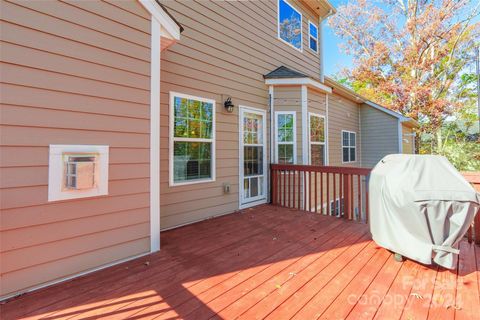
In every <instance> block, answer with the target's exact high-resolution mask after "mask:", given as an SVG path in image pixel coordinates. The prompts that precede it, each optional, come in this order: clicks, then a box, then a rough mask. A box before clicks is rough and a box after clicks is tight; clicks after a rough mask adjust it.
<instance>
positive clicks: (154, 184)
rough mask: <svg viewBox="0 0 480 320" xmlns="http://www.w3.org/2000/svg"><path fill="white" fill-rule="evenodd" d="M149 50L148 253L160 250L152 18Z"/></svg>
mask: <svg viewBox="0 0 480 320" xmlns="http://www.w3.org/2000/svg"><path fill="white" fill-rule="evenodd" d="M151 28H152V30H151V32H152V39H151V49H150V252H155V251H158V250H160V50H161V43H160V41H161V40H160V39H161V35H160V23H159V22H158V20H157V19H155V18H154V17H153V16H152V23H151Z"/></svg>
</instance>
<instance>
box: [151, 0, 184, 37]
mask: <svg viewBox="0 0 480 320" xmlns="http://www.w3.org/2000/svg"><path fill="white" fill-rule="evenodd" d="M155 2H156V3H157V4H158V5H159V6H160V7H161V8H162V9H163V11H165V13H166V14H167V15H168V16H169V17H170V19H172V20H173V22H175V24H176V25H177V26H178V27H179V28H180V33H182V32H183V30H184V29H183V27H182V25H181V24H180V22H178V21H177V19H175V17H174V16H172V14H171V13H170V12H168V10H167V8H165V6H164V5H163V4H161V3H160V1H159V0H155Z"/></svg>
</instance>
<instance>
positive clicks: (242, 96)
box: [0, 0, 415, 298]
mask: <svg viewBox="0 0 480 320" xmlns="http://www.w3.org/2000/svg"><path fill="white" fill-rule="evenodd" d="M0 11H1V13H0V14H1V22H0V23H1V30H2V32H1V38H2V46H1V70H0V72H1V82H2V83H1V103H2V110H1V125H2V127H1V155H0V157H1V158H0V161H1V163H0V166H1V169H0V170H1V180H0V183H1V200H0V201H1V202H0V203H1V209H2V213H1V217H0V219H1V220H0V221H1V226H0V227H1V259H0V260H1V273H2V278H1V281H2V283H1V286H0V287H1V292H0V296H1V297H3V298H7V297H10V296H13V295H16V294H19V293H22V292H25V291H29V290H34V289H37V288H40V287H43V286H46V285H50V284H52V283H55V282H60V281H64V280H66V279H70V278H73V277H77V276H79V275H82V274H85V273H88V272H92V271H94V270H98V269H101V268H105V267H107V266H110V265H113V264H117V263H120V262H123V261H126V260H130V259H134V258H136V257H139V256H142V255H146V254H149V253H151V252H155V251H158V250H159V249H160V237H159V235H160V230H167V229H170V228H175V227H179V226H182V225H185V224H190V223H193V222H196V221H200V220H203V219H207V218H210V217H213V216H219V215H224V214H229V213H232V212H234V211H236V210H238V209H240V208H247V207H250V206H254V205H258V204H262V203H266V202H267V201H268V194H269V192H268V190H269V183H268V181H269V176H268V164H269V163H271V162H281V163H293V164H312V165H333V166H355V167H361V166H373V165H374V164H375V163H376V161H378V160H379V159H380V158H381V157H382V156H383V155H385V154H388V153H391V152H402V151H403V152H407V149H409V148H411V149H409V150H410V151H412V152H413V150H414V149H413V147H412V141H413V136H412V133H410V130H411V128H412V127H414V126H415V123H413V122H412V121H411V120H410V119H406V118H404V117H402V116H400V115H397V114H395V113H393V112H391V111H389V110H387V109H385V108H382V107H381V106H378V105H375V104H373V103H371V102H369V101H366V100H365V99H362V98H360V97H357V96H356V95H355V94H353V93H352V92H350V91H349V90H348V89H345V88H343V87H342V86H340V85H339V84H337V83H335V82H334V81H333V80H331V79H328V78H326V77H325V76H324V74H323V69H324V62H323V55H322V53H323V50H325V48H324V45H323V43H322V36H321V34H322V23H323V21H324V20H325V18H326V17H328V16H329V15H331V14H334V12H335V9H334V8H333V7H332V6H331V5H330V4H329V2H328V1H327V0H278V1H277V0H270V1H254V2H248V1H242V2H236V1H224V2H206V1H202V2H196V1H188V2H180V1H160V2H157V1H153V0H141V1H134V0H131V1H110V0H109V1H66V2H63V1H62V2H60V1H49V2H36V1H16V0H11V1H10V0H8V1H6V0H2V1H1V10H0ZM372 121H373V122H372ZM389 121H390V122H391V123H392V124H388V125H387V124H386V123H387V122H389ZM384 122H385V124H383V123H384ZM390 122H389V123H390ZM379 123H382V125H381V126H380V125H379ZM377 125H378V126H377ZM384 130H385V131H384ZM387 131H389V132H390V131H391V134H388V135H387V133H386V132H387ZM272 137H273V139H272Z"/></svg>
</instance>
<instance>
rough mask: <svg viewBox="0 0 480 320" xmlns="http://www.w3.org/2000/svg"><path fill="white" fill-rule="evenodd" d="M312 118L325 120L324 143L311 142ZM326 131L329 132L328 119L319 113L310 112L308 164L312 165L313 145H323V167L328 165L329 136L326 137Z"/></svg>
mask: <svg viewBox="0 0 480 320" xmlns="http://www.w3.org/2000/svg"><path fill="white" fill-rule="evenodd" d="M311 117H319V118H323V136H324V139H325V141H324V142H317V141H311V134H310V119H311ZM326 131H327V122H326V118H325V116H324V115H321V114H319V113H313V112H309V113H308V164H309V165H311V164H312V144H314V145H323V146H324V147H323V162H324V163H323V165H324V166H326V165H327V136H326Z"/></svg>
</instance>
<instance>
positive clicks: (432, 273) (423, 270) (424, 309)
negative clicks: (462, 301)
mask: <svg viewBox="0 0 480 320" xmlns="http://www.w3.org/2000/svg"><path fill="white" fill-rule="evenodd" d="M437 273H438V267H437V266H421V267H420V269H419V271H418V273H417V277H416V278H415V280H414V285H413V287H412V291H411V292H410V296H409V297H408V300H407V303H406V304H405V307H404V309H403V312H402V317H401V319H405V320H411V319H419V320H420V319H427V317H428V310H429V309H430V305H431V301H432V295H433V289H434V287H435V281H436V278H437Z"/></svg>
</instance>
